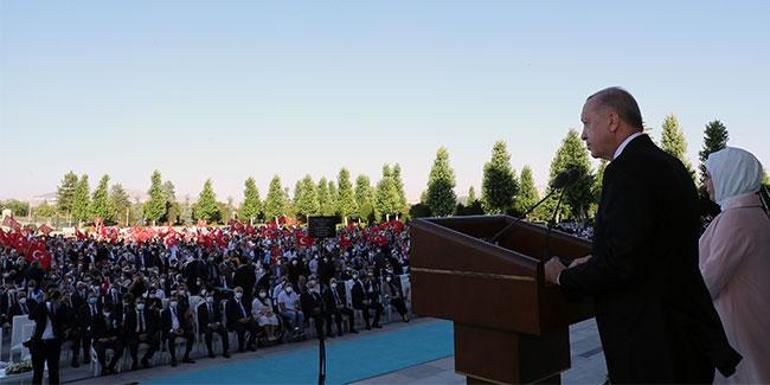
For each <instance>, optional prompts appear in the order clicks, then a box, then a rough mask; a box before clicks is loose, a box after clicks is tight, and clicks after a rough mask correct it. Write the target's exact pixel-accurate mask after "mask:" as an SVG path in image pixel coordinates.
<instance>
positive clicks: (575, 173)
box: [489, 167, 580, 244]
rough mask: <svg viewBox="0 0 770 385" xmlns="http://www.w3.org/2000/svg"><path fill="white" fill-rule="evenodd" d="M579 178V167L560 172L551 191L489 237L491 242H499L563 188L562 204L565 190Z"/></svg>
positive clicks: (554, 179)
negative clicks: (504, 235)
mask: <svg viewBox="0 0 770 385" xmlns="http://www.w3.org/2000/svg"><path fill="white" fill-rule="evenodd" d="M578 179H580V170H578V169H577V168H574V167H572V168H568V169H566V170H564V171H562V172H560V173H559V175H557V176H556V178H553V182H551V191H550V192H549V193H548V194H547V195H546V196H545V197H543V199H541V200H540V201H539V202H537V203H535V204H534V205H532V206H531V207H530V208H528V209H527V211H525V212H524V214H522V215H521V216H520V217H518V218H516V220H515V221H513V222H511V223H509V224H508V225H507V226H505V227H503V229H502V230H500V231H498V232H497V234H495V235H494V236H492V238H490V239H489V242H490V243H494V244H497V241H498V239H500V237H502V236H503V234H505V233H506V232H507V231H508V230H510V229H511V228H513V226H516V224H518V223H519V222H521V221H523V220H524V218H526V217H527V215H529V214H530V213H532V212H533V211H535V209H536V208H538V206H540V205H541V204H543V202H545V201H546V200H547V199H548V198H550V197H551V196H552V195H553V194H554V193H556V192H557V191H559V190H561V194H560V195H559V205H561V198H562V196H563V195H564V190H565V189H566V188H567V187H569V186H570V185H571V184H573V183H575V181H577V180H578ZM557 207H558V206H557ZM557 211H558V208H557ZM549 232H550V228H549Z"/></svg>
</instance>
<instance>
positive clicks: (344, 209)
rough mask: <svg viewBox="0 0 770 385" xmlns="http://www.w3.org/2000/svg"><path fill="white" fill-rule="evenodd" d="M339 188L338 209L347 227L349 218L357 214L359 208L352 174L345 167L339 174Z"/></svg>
mask: <svg viewBox="0 0 770 385" xmlns="http://www.w3.org/2000/svg"><path fill="white" fill-rule="evenodd" d="M337 186H339V191H338V194H339V195H338V197H337V208H338V209H339V212H340V215H341V216H342V221H343V223H344V224H345V225H346V226H347V224H348V217H349V216H351V215H353V214H354V213H355V212H356V210H357V209H358V206H357V205H356V199H355V196H354V195H353V183H351V181H350V172H349V171H348V169H346V168H345V167H343V168H342V169H341V170H340V172H339V174H337Z"/></svg>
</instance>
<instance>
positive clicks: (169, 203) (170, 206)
mask: <svg viewBox="0 0 770 385" xmlns="http://www.w3.org/2000/svg"><path fill="white" fill-rule="evenodd" d="M163 196H164V197H165V198H166V205H165V206H166V212H165V213H164V214H163V216H162V217H161V222H168V223H169V224H171V225H173V224H176V223H177V222H178V221H179V215H180V211H181V208H180V207H179V202H177V200H176V188H175V187H174V184H173V183H172V182H171V181H170V180H167V181H165V182H164V183H163Z"/></svg>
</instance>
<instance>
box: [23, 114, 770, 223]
mask: <svg viewBox="0 0 770 385" xmlns="http://www.w3.org/2000/svg"><path fill="white" fill-rule="evenodd" d="M661 128H662V131H661V135H660V140H659V145H660V146H661V148H663V150H665V151H667V152H668V153H670V154H672V155H673V156H675V157H677V158H679V159H680V160H681V161H682V162H683V163H684V164H685V166H686V167H687V168H688V169H689V170H690V171H691V173H692V175H693V179H695V181H696V184H697V185H698V186H699V188H700V191H701V194H702V196H703V197H705V195H706V192H705V187H703V186H704V185H703V178H704V175H705V166H704V162H705V160H706V158H707V157H708V155H709V154H711V153H712V152H714V151H718V150H720V149H722V148H724V147H725V146H726V145H727V142H728V138H729V136H728V132H727V128H726V127H725V125H724V124H723V123H722V122H720V121H719V120H714V121H712V122H709V123H708V124H707V125H706V127H705V130H704V140H703V147H702V149H701V151H700V152H699V156H700V166H699V170H698V171H697V173H696V171H695V170H694V169H693V167H692V165H691V164H690V162H689V161H688V159H687V157H686V152H687V141H686V140H685V137H684V134H683V132H682V129H681V127H680V125H679V122H678V120H677V118H676V117H675V116H674V115H673V114H672V115H668V116H667V117H666V118H665V119H664V121H663V123H662V126H661ZM605 165H606V163H605V162H601V163H600V164H599V166H598V167H597V168H596V169H594V168H593V167H592V164H591V161H590V154H589V152H588V150H587V149H586V147H585V145H584V143H583V142H582V140H581V139H580V135H579V133H578V132H577V131H576V130H574V129H572V130H569V132H568V133H567V136H566V137H565V138H564V139H563V141H562V143H561V146H560V147H559V148H558V150H557V151H556V154H555V155H554V157H553V160H552V162H551V166H550V171H549V180H548V183H547V185H550V184H551V182H552V181H553V179H554V178H555V177H556V175H558V174H559V173H560V172H562V171H564V170H566V169H568V168H575V169H577V170H579V171H580V173H581V174H582V176H583V178H580V179H579V183H577V184H576V185H573V186H572V187H571V188H569V189H568V190H567V191H566V193H565V196H564V201H563V202H562V206H561V209H560V210H559V213H558V214H557V215H558V219H560V220H568V219H569V220H585V219H588V218H590V217H591V216H593V214H594V213H595V211H596V207H597V204H598V201H599V197H600V194H601V181H602V175H603V173H604V167H605ZM482 172H483V177H482V183H481V189H480V195H478V194H477V192H476V189H475V188H474V187H473V186H471V187H470V189H469V191H468V193H467V195H466V196H465V197H464V199H460V198H458V195H457V194H456V192H455V184H456V181H455V175H454V170H453V169H452V167H451V165H450V161H449V151H448V150H447V149H446V148H445V147H441V148H439V149H438V151H437V152H436V157H435V160H434V161H433V165H432V167H431V170H430V174H429V177H428V182H427V188H426V189H425V190H424V191H423V193H422V195H421V198H420V202H419V203H417V204H414V205H410V204H409V203H408V202H407V199H406V195H405V193H404V183H403V180H402V176H401V167H400V165H399V164H395V165H393V166H391V165H389V164H385V165H384V166H383V168H382V175H381V176H380V179H379V180H378V181H377V183H376V184H375V185H373V184H372V181H371V180H370V179H369V177H368V176H366V175H358V176H357V177H356V179H355V181H353V180H352V179H351V175H350V172H349V171H348V170H347V169H346V168H342V169H341V170H340V171H339V173H338V174H337V176H336V178H334V179H327V178H326V177H321V178H320V179H319V180H317V181H315V180H313V178H312V177H311V176H310V175H306V176H305V177H304V178H302V179H300V180H298V181H297V182H296V184H295V185H294V191H293V195H292V194H291V193H290V190H289V188H288V187H287V186H284V185H283V184H282V182H281V178H280V177H279V176H278V175H276V176H274V177H273V178H272V180H271V181H270V184H269V188H268V191H267V195H266V197H265V198H264V200H263V199H262V198H261V197H260V192H259V189H258V188H257V185H256V181H255V180H254V178H251V177H249V178H248V179H246V181H245V182H244V193H243V200H242V203H241V205H240V207H237V206H236V205H235V204H234V203H233V199H232V198H228V199H227V201H226V202H220V201H219V200H218V199H217V196H216V194H215V193H214V187H213V183H212V181H211V179H207V180H206V181H205V183H204V185H203V189H202V190H201V192H200V194H199V196H198V199H197V200H196V201H195V202H190V200H189V198H188V199H185V200H184V201H183V202H179V201H178V200H177V198H176V196H175V191H174V190H175V188H174V184H173V183H172V182H171V181H168V180H167V181H163V180H162V176H161V173H160V172H159V171H157V170H156V171H154V172H153V173H152V176H151V178H150V188H149V190H148V195H149V198H148V200H147V201H146V202H138V201H137V200H136V199H133V201H132V199H131V198H130V197H129V194H128V193H127V192H126V190H125V189H124V188H123V186H122V185H121V184H119V183H116V184H112V185H111V184H110V176H109V175H104V176H102V177H101V179H100V180H99V183H98V185H97V186H96V188H95V190H94V191H93V192H91V191H90V188H89V181H88V175H82V176H80V177H78V176H77V175H76V174H75V173H73V172H71V171H70V172H69V173H67V174H66V175H64V178H63V180H62V181H61V183H60V185H59V186H58V190H57V204H56V207H38V208H36V211H37V212H38V213H42V212H46V213H49V215H54V214H55V215H61V216H63V217H67V218H70V219H71V220H73V221H76V222H88V221H91V220H93V219H94V218H96V217H99V218H103V219H105V221H106V222H108V223H117V224H120V225H134V224H164V223H169V224H190V223H193V221H196V220H198V219H203V220H205V221H207V222H208V223H226V222H227V221H229V220H230V219H231V218H233V217H238V218H239V219H240V220H241V221H244V222H251V223H254V222H259V221H271V220H275V219H276V218H277V217H280V216H287V217H290V218H296V219H298V220H300V221H304V220H306V219H307V217H308V216H313V215H337V216H339V217H340V218H341V220H342V221H343V222H347V221H348V220H349V219H354V220H358V221H371V220H382V219H384V220H390V219H393V218H402V217H406V216H411V217H422V216H448V215H472V214H501V213H509V214H513V215H520V214H521V213H523V212H524V211H526V209H527V208H528V207H530V206H532V205H534V204H535V203H536V202H537V201H539V200H540V192H539V191H538V189H537V188H536V184H535V180H534V178H533V176H532V169H531V168H530V167H529V166H526V165H525V166H524V167H522V169H521V172H520V174H519V175H517V172H516V170H515V169H514V168H513V166H512V164H511V153H510V152H509V151H508V148H507V145H506V143H505V142H504V141H498V142H496V143H495V144H494V146H493V147H492V154H491V158H490V159H489V161H488V162H486V163H485V164H484V166H483V171H482ZM765 183H767V184H770V180H769V179H768V178H767V176H766V177H765ZM548 192H550V190H548V188H546V191H544V193H546V194H547V193H548ZM555 206H556V199H555V197H554V198H553V199H551V200H548V201H546V202H545V203H544V204H543V205H542V206H541V208H540V209H538V210H536V211H535V212H534V213H532V214H531V215H530V219H533V220H546V219H547V218H548V217H549V216H550V213H552V212H553V211H554V210H555Z"/></svg>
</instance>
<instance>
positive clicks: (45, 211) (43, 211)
mask: <svg viewBox="0 0 770 385" xmlns="http://www.w3.org/2000/svg"><path fill="white" fill-rule="evenodd" d="M33 211H34V213H35V216H36V217H38V218H53V217H55V216H56V207H53V206H51V205H50V204H48V202H43V203H41V204H39V205H38V206H37V207H35V209H34V210H33Z"/></svg>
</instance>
